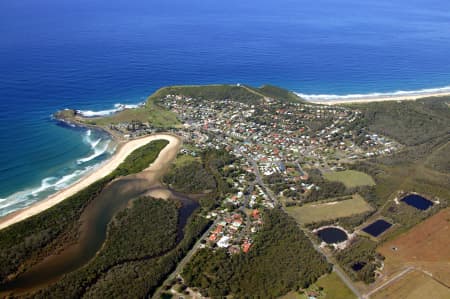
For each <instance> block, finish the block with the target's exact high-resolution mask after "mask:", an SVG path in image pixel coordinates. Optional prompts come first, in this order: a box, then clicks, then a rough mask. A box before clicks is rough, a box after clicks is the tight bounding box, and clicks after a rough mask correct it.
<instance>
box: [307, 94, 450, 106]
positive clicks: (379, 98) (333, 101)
mask: <svg viewBox="0 0 450 299" xmlns="http://www.w3.org/2000/svg"><path fill="white" fill-rule="evenodd" d="M299 95H300V94H299ZM443 96H450V92H448V91H446V92H432V93H416V94H407V95H395V94H393V95H389V94H380V95H374V96H370V95H361V96H357V95H355V96H351V97H350V96H349V97H345V96H343V97H335V96H332V95H330V97H329V98H327V97H326V95H318V96H314V95H311V96H309V97H307V98H304V99H305V100H306V101H308V102H310V103H315V104H323V105H338V104H354V103H371V102H387V101H415V100H420V99H433V98H435V97H443Z"/></svg>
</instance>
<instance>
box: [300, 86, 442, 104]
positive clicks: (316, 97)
mask: <svg viewBox="0 0 450 299" xmlns="http://www.w3.org/2000/svg"><path fill="white" fill-rule="evenodd" d="M441 93H442V94H445V93H450V86H444V87H439V88H427V89H419V90H398V91H394V92H374V93H367V94H347V95H336V94H304V93H298V92H296V94H297V95H298V96H299V97H301V98H303V99H305V100H308V101H311V102H327V101H336V100H344V101H345V100H355V99H375V98H390V97H392V98H394V97H395V98H397V97H402V96H405V97H407V96H420V97H422V96H423V97H426V96H427V95H434V94H441Z"/></svg>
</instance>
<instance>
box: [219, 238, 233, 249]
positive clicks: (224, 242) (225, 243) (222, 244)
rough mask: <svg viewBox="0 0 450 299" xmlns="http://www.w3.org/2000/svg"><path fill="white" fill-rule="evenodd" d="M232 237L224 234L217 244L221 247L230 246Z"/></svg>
mask: <svg viewBox="0 0 450 299" xmlns="http://www.w3.org/2000/svg"><path fill="white" fill-rule="evenodd" d="M229 242H230V237H228V236H223V237H222V238H220V240H219V242H217V246H218V247H220V248H227V247H229V246H230V243H229Z"/></svg>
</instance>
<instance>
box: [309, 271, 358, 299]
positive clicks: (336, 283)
mask: <svg viewBox="0 0 450 299" xmlns="http://www.w3.org/2000/svg"><path fill="white" fill-rule="evenodd" d="M316 285H317V286H319V287H322V288H323V289H324V292H325V297H323V298H324V299H352V298H356V296H355V294H353V292H352V291H351V290H350V289H349V288H348V287H347V286H346V285H345V284H344V283H343V282H342V280H341V279H340V278H339V276H337V274H336V273H334V272H332V273H330V274H328V275H325V276H323V277H321V278H320V279H319V280H318V281H317V282H316Z"/></svg>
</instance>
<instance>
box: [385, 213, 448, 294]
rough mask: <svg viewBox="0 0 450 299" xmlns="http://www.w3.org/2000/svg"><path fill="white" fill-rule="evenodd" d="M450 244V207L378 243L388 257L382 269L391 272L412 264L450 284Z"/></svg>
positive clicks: (391, 273) (388, 274)
mask: <svg viewBox="0 0 450 299" xmlns="http://www.w3.org/2000/svg"><path fill="white" fill-rule="evenodd" d="M449 244H450V208H447V209H445V210H442V211H441V212H439V213H438V214H436V215H434V216H432V217H431V218H429V219H427V220H425V221H424V222H422V223H420V224H418V225H416V226H415V227H413V228H412V229H411V230H409V231H408V232H406V233H404V234H402V235H400V236H398V237H397V238H395V239H393V240H391V241H388V242H386V243H384V244H383V245H382V246H381V247H379V248H378V252H380V253H381V254H382V255H383V256H384V257H386V260H385V269H384V270H383V272H384V273H385V275H387V276H390V275H394V274H395V273H397V272H399V271H400V270H401V269H402V268H404V267H405V266H406V265H413V266H416V267H420V268H421V269H424V270H425V271H428V272H430V273H432V274H433V277H434V278H435V279H438V280H439V281H442V282H443V283H444V284H446V285H448V286H450V275H449V273H450V250H449ZM392 248H396V249H397V250H393V249H392Z"/></svg>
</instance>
